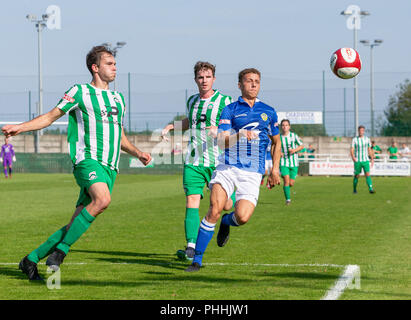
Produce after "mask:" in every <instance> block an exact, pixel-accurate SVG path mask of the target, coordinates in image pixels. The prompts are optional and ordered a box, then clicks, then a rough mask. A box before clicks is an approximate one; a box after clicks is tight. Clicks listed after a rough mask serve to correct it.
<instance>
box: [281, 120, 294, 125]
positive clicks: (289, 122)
mask: <svg viewBox="0 0 411 320" xmlns="http://www.w3.org/2000/svg"><path fill="white" fill-rule="evenodd" d="M286 121H287V122H288V124H289V125H291V123H290V120H288V119H283V120H281V123H280V125H282V124H283V122H286Z"/></svg>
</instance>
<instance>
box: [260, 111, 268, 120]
mask: <svg viewBox="0 0 411 320" xmlns="http://www.w3.org/2000/svg"><path fill="white" fill-rule="evenodd" d="M261 119H263V120H264V121H267V119H268V117H267V115H266V114H265V113H262V114H261Z"/></svg>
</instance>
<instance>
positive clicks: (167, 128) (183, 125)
mask: <svg viewBox="0 0 411 320" xmlns="http://www.w3.org/2000/svg"><path fill="white" fill-rule="evenodd" d="M188 127H189V122H188V118H184V119H183V120H182V121H181V130H183V131H185V130H187V129H188ZM171 130H174V123H170V124H168V125H166V126H165V127H164V129H163V130H162V131H161V138H162V139H163V140H165V141H169V139H168V138H167V134H168V133H169V131H171Z"/></svg>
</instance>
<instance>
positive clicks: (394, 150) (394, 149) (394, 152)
mask: <svg viewBox="0 0 411 320" xmlns="http://www.w3.org/2000/svg"><path fill="white" fill-rule="evenodd" d="M388 154H389V155H390V160H396V159H398V155H399V154H398V146H397V143H396V142H395V141H394V140H392V143H391V146H390V147H389V148H388Z"/></svg>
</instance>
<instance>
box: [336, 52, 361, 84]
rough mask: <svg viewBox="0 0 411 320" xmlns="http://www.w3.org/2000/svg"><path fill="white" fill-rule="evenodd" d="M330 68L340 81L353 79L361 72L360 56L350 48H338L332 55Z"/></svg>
mask: <svg viewBox="0 0 411 320" xmlns="http://www.w3.org/2000/svg"><path fill="white" fill-rule="evenodd" d="M330 68H331V70H332V71H333V72H334V74H335V75H336V76H337V77H339V78H341V79H351V78H354V77H355V76H356V75H358V74H359V73H360V70H361V59H360V55H359V54H358V52H357V51H355V50H354V49H352V48H340V49H338V50H337V51H335V52H334V53H333V54H332V56H331V60H330Z"/></svg>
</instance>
